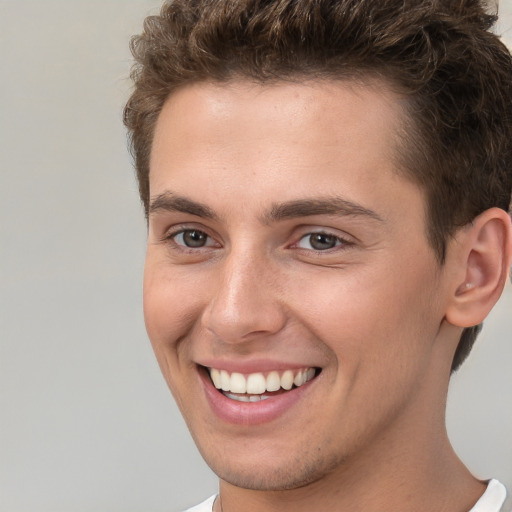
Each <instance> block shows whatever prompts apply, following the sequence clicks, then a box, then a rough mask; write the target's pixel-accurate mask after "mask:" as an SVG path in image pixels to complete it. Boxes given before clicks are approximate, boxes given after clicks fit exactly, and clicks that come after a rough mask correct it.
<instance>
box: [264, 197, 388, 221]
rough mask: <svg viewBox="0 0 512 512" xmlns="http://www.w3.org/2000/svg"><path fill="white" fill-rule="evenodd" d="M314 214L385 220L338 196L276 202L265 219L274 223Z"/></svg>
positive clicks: (371, 211) (367, 209)
mask: <svg viewBox="0 0 512 512" xmlns="http://www.w3.org/2000/svg"><path fill="white" fill-rule="evenodd" d="M313 215H339V216H349V217H367V218H370V219H373V220H377V221H379V222H383V219H382V217H381V216H380V215H378V214H377V213H376V212H374V211H373V210H370V209H369V208H366V207H364V206H362V205H360V204H357V203H354V202H352V201H349V200H347V199H343V198H341V197H336V196H335V197H328V198H325V199H323V198H322V199H318V198H315V199H298V200H295V201H289V202H286V203H274V204H273V205H272V207H271V209H270V211H269V212H268V213H267V214H265V216H264V220H265V222H266V223H273V222H278V221H281V220H287V219H293V218H296V217H308V216H313Z"/></svg>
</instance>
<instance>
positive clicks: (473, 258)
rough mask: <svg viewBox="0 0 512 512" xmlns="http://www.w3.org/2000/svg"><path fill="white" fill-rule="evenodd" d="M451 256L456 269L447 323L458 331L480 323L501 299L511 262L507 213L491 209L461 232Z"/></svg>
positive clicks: (511, 228)
mask: <svg viewBox="0 0 512 512" xmlns="http://www.w3.org/2000/svg"><path fill="white" fill-rule="evenodd" d="M453 243H454V244H455V246H456V249H455V250H454V251H453V252H452V253H451V254H449V255H448V257H451V258H452V260H453V261H452V262H450V263H451V264H455V265H456V266H457V271H456V272H454V273H453V277H454V280H453V282H452V283H453V285H452V291H451V292H450V297H449V304H448V307H447V310H446V316H445V317H446V320H447V321H448V322H449V323H451V324H452V325H456V326H458V327H472V326H474V325H478V324H479V323H481V322H482V321H483V320H484V318H485V317H486V316H487V315H488V314H489V312H490V311H491V309H492V308H493V306H494V304H496V302H497V301H498V299H499V298H500V295H501V293H502V291H503V288H504V286H505V283H506V281H507V278H508V274H509V269H510V264H511V259H512V223H511V219H510V216H509V215H508V214H507V212H506V211H505V210H501V209H499V208H491V209H489V210H486V211H485V212H483V213H482V214H480V215H479V216H478V217H477V218H476V219H474V221H473V222H472V223H471V224H469V225H468V226H466V227H464V228H462V229H461V230H460V231H459V232H458V233H457V234H456V236H455V241H454V242H453Z"/></svg>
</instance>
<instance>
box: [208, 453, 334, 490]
mask: <svg viewBox="0 0 512 512" xmlns="http://www.w3.org/2000/svg"><path fill="white" fill-rule="evenodd" d="M257 451H258V450H256V452H257ZM320 452H321V450H318V452H317V453H316V454H315V456H314V457H312V455H313V454H312V453H311V451H309V452H308V453H304V452H303V451H299V450H297V451H296V452H295V454H293V455H291V456H290V455H288V456H286V457H283V456H280V455H277V454H275V455H274V456H268V455H267V457H265V458H264V457H261V455H262V454H261V452H260V453H259V456H258V457H252V458H251V457H249V456H247V455H246V456H242V455H240V456H235V455H234V454H231V456H226V455H225V454H223V455H221V456H213V455H212V454H206V453H204V452H202V455H203V457H204V459H205V461H206V463H207V464H208V465H209V466H210V468H211V469H212V470H213V472H214V473H215V474H216V475H217V476H218V477H219V478H220V479H221V480H222V481H224V482H227V483H229V484H231V485H233V486H236V487H239V488H242V489H249V490H256V491H286V490H292V489H299V488H301V487H305V486H308V485H310V484H313V483H314V482H316V481H318V480H322V479H323V478H325V476H326V475H327V474H329V473H332V472H333V471H334V470H335V469H336V468H338V467H339V466H342V465H343V460H342V459H341V460H340V458H337V457H335V456H334V455H332V454H331V455H330V457H329V458H326V457H324V456H323V455H321V453H320ZM299 453H300V455H299Z"/></svg>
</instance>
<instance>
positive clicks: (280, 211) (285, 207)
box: [149, 191, 384, 224]
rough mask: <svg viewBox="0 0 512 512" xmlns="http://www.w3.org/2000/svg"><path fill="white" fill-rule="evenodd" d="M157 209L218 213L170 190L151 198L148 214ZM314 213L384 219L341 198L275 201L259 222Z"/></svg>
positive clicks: (201, 214)
mask: <svg viewBox="0 0 512 512" xmlns="http://www.w3.org/2000/svg"><path fill="white" fill-rule="evenodd" d="M160 211H166V212H181V213H188V214H190V215H195V216H197V217H203V218H207V219H212V220H218V219H219V216H218V215H217V214H216V213H215V212H214V211H213V210H212V209H211V208H210V207H209V206H207V205H205V204H202V203H199V202H196V201H192V200H191V199H187V198H186V197H182V196H178V195H176V194H173V193H172V192H169V191H167V192H163V193H162V194H159V195H157V196H155V197H154V198H152V199H151V202H150V205H149V214H150V215H151V214H155V213H158V212H160ZM313 215H335V216H342V217H366V218H369V219H373V220H376V221H379V222H384V220H383V219H382V217H381V216H380V215H378V214H377V213H376V212H374V211H373V210H370V209H368V208H365V207H364V206H362V205H360V204H357V203H354V202H352V201H348V200H347V199H343V198H341V197H328V198H325V199H324V198H321V199H318V198H315V199H298V200H295V201H288V202H285V203H274V204H273V205H272V207H271V208H270V210H269V211H268V212H267V213H265V214H264V215H263V218H262V221H263V222H264V223H265V224H271V223H274V222H279V221H282V220H288V219H294V218H298V217H309V216H313Z"/></svg>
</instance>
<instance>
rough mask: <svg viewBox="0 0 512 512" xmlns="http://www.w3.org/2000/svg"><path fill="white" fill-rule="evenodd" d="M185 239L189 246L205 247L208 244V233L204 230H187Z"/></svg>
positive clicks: (184, 235) (184, 234)
mask: <svg viewBox="0 0 512 512" xmlns="http://www.w3.org/2000/svg"><path fill="white" fill-rule="evenodd" d="M183 241H184V242H185V245H187V246H188V247H203V246H204V245H205V244H206V234H205V233H203V232H202V231H185V232H184V233H183Z"/></svg>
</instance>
